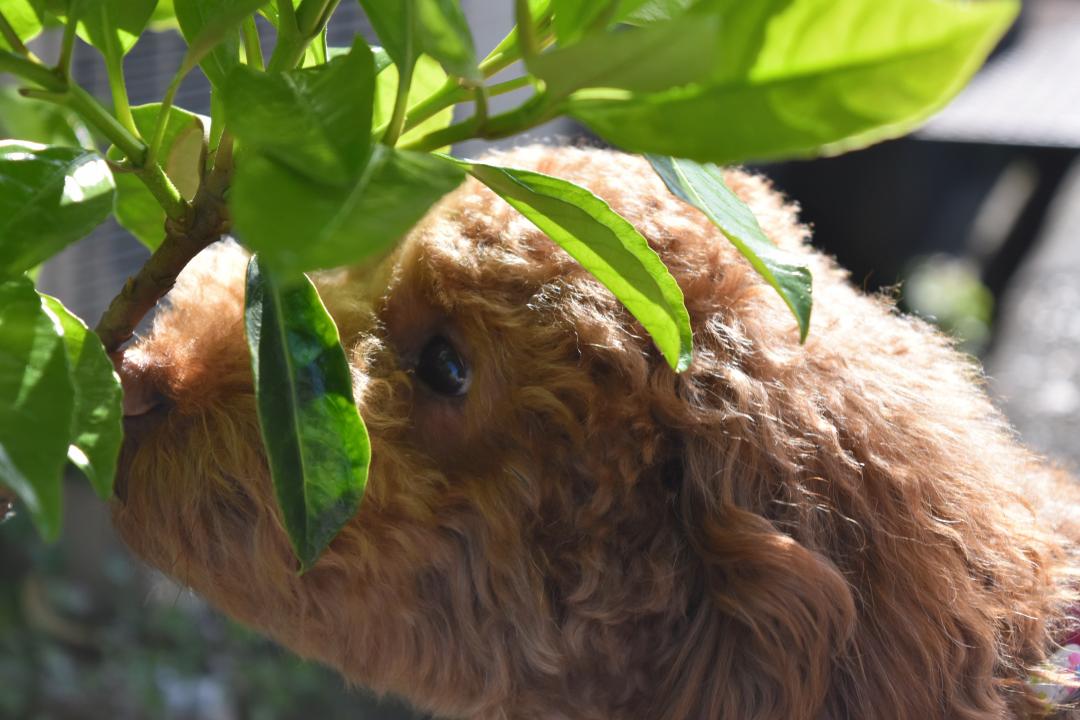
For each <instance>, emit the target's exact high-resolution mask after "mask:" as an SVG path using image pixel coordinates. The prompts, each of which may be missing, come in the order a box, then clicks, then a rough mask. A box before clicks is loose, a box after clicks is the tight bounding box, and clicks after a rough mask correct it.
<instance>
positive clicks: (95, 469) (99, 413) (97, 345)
mask: <svg viewBox="0 0 1080 720" xmlns="http://www.w3.org/2000/svg"><path fill="white" fill-rule="evenodd" d="M41 299H42V302H44V303H45V307H46V308H48V310H49V312H51V313H52V314H53V315H54V316H55V317H56V318H57V319H58V320H59V321H60V326H61V328H62V329H63V339H64V350H65V351H66V353H67V361H68V376H69V379H70V380H71V385H72V390H73V396H72V399H73V401H74V407H73V408H72V413H71V433H70V436H71V438H70V439H71V444H70V445H69V446H68V459H69V460H71V462H72V464H73V465H75V467H77V468H79V470H81V471H82V473H83V474H84V475H86V479H87V480H89V481H90V485H91V486H93V488H94V491H95V492H97V494H98V496H99V497H100V498H101V499H102V500H108V499H109V498H110V497H111V496H112V489H113V476H114V475H115V474H116V459H117V456H118V455H119V454H120V443H121V441H122V440H123V439H124V427H123V424H122V422H121V399H122V395H121V390H120V378H119V377H117V375H116V373H115V372H113V364H112V360H110V359H109V356H108V355H106V354H105V348H103V347H102V346H101V341H100V340H98V338H97V336H96V335H94V334H93V333H92V332H90V329H89V328H87V327H86V323H84V322H83V321H82V320H80V319H79V318H78V317H76V316H75V315H73V314H72V313H71V311H70V310H68V309H67V308H66V307H64V305H63V304H62V303H61V302H60V301H59V300H57V299H56V298H54V297H50V296H48V295H42V296H41Z"/></svg>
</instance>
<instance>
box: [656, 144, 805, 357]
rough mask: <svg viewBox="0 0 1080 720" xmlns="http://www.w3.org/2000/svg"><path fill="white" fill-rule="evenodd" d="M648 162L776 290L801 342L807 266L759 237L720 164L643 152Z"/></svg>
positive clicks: (802, 337)
mask: <svg viewBox="0 0 1080 720" xmlns="http://www.w3.org/2000/svg"><path fill="white" fill-rule="evenodd" d="M649 162H650V163H652V166H653V169H654V170H656V174H657V175H659V176H660V178H661V179H662V180H663V181H664V184H666V185H667V186H668V190H670V191H671V192H672V193H674V194H675V195H676V196H677V197H678V198H680V199H681V200H683V201H684V202H688V203H690V204H691V205H693V206H694V207H696V208H697V209H699V210H701V211H702V212H703V213H705V215H706V217H708V218H709V219H710V220H712V222H713V224H714V225H716V226H717V227H718V228H720V230H721V232H723V233H724V236H725V237H727V239H728V240H730V241H731V244H732V245H734V246H735V248H736V249H737V250H738V251H739V252H740V253H742V255H743V257H745V258H746V259H747V261H748V262H749V263H750V264H751V265H752V266H753V267H754V269H755V270H757V271H758V273H759V274H760V275H761V277H763V278H765V281H766V282H768V283H769V284H770V285H772V286H773V288H775V289H776V292H778V293H779V294H780V297H781V298H783V299H784V302H785V303H787V306H788V307H789V308H791V312H792V313H794V315H795V320H796V321H797V322H798V323H799V339H800V340H806V334H807V333H808V332H810V309H811V307H812V304H813V303H812V298H811V296H810V291H811V277H810V268H808V267H806V264H805V263H804V262H802V260H801V259H800V258H798V257H795V256H792V255H790V254H788V253H786V252H784V251H783V250H781V249H780V248H778V247H776V245H774V244H773V242H772V241H771V240H769V238H767V237H766V236H765V233H764V232H762V230H761V226H760V225H758V221H757V218H755V217H754V214H753V213H752V212H750V208H748V207H747V206H746V205H745V204H744V203H743V202H742V201H741V200H739V198H738V197H736V196H735V193H733V192H731V190H729V189H728V187H727V185H725V184H724V176H723V173H721V171H720V168H718V167H716V166H715V165H700V164H698V163H696V162H694V161H692V160H681V159H678V158H670V157H659V156H655V155H651V156H649Z"/></svg>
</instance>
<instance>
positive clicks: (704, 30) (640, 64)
mask: <svg viewBox="0 0 1080 720" xmlns="http://www.w3.org/2000/svg"><path fill="white" fill-rule="evenodd" d="M718 33H719V22H718V20H717V18H716V17H715V16H713V15H704V16H700V17H699V16H688V17H683V18H679V19H676V20H672V21H671V22H666V23H661V24H658V25H655V26H650V27H643V28H637V29H633V30H627V31H625V32H617V33H606V34H600V35H591V36H589V37H586V38H584V39H583V40H581V42H578V43H576V44H574V45H571V46H569V47H565V48H559V49H557V50H554V51H551V52H547V53H542V54H540V55H537V56H536V57H535V58H533V59H532V60H531V61H530V62H529V69H530V70H531V71H532V72H533V74H535V75H536V76H537V77H539V78H540V79H541V80H543V81H544V84H545V86H546V88H547V92H548V94H549V96H551V97H553V98H561V97H565V96H566V95H569V94H570V93H571V92H573V91H574V90H579V89H581V88H619V89H622V90H631V91H634V92H645V93H648V92H656V91H660V90H666V89H668V88H671V87H677V86H679V85H685V84H687V83H690V82H694V81H696V80H701V79H703V78H704V77H706V76H707V75H708V74H709V73H710V72H711V70H712V67H713V55H714V52H713V48H714V46H715V43H716V37H717V34H718Z"/></svg>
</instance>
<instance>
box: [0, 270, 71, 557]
mask: <svg viewBox="0 0 1080 720" xmlns="http://www.w3.org/2000/svg"><path fill="white" fill-rule="evenodd" d="M62 335H63V329H62V328H61V326H60V323H59V321H58V320H57V318H56V317H55V316H53V315H52V314H51V313H49V312H47V311H46V310H45V308H44V307H43V305H42V299H41V298H40V297H39V296H38V294H37V293H36V292H34V286H33V284H32V283H31V282H30V281H29V280H28V279H26V278H12V279H8V280H4V281H0V484H2V485H6V486H7V487H9V488H11V489H12V490H14V491H15V494H16V495H17V496H18V497H19V499H20V500H22V502H23V504H24V505H25V507H26V509H27V511H28V512H29V514H30V517H31V518H33V520H34V524H35V525H36V526H37V528H38V530H39V531H40V532H41V535H42V536H43V537H44V538H46V539H48V540H54V539H56V537H57V536H58V535H59V534H60V517H61V509H60V502H61V479H62V473H63V469H64V464H65V463H66V462H67V451H68V437H69V429H70V425H71V416H72V411H73V409H74V390H73V389H72V386H71V380H70V379H69V377H68V366H67V358H66V356H65V350H64V341H63V337H62Z"/></svg>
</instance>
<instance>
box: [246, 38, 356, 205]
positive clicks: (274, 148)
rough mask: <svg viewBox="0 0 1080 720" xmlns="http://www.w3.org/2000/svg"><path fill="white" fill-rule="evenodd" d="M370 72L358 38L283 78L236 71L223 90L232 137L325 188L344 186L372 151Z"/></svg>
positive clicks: (288, 73)
mask: <svg viewBox="0 0 1080 720" xmlns="http://www.w3.org/2000/svg"><path fill="white" fill-rule="evenodd" d="M374 87H375V66H374V59H373V57H372V54H371V50H370V49H368V47H367V45H366V44H365V43H364V41H363V40H362V39H357V41H356V43H355V44H354V45H353V48H352V50H351V51H350V52H349V53H348V54H347V55H345V56H342V57H337V58H334V59H333V60H332V61H330V62H329V63H326V64H325V65H319V66H317V67H313V68H307V69H302V70H291V71H288V72H284V73H263V72H258V71H256V70H253V69H251V68H249V67H246V66H244V67H239V68H237V69H236V70H235V71H234V72H233V74H232V75H230V76H229V81H228V84H227V86H226V90H225V116H226V122H227V123H228V126H229V127H230V128H231V130H232V132H233V134H234V135H236V137H237V138H239V139H240V140H241V141H242V142H243V143H245V145H246V147H247V148H248V149H253V150H255V151H257V152H258V153H259V154H261V155H265V156H266V157H268V158H272V159H273V160H275V161H276V162H278V163H280V164H282V165H285V166H287V167H289V168H291V169H292V170H293V171H295V172H297V173H301V174H304V175H307V176H309V177H311V178H312V179H314V180H317V181H320V182H326V183H334V184H339V183H345V182H348V181H349V179H350V178H351V177H352V176H353V175H354V173H355V170H356V169H357V168H359V167H361V166H362V165H363V162H364V160H365V158H366V157H367V155H368V153H369V152H370V151H371V109H372V102H373V100H372V98H373V93H374Z"/></svg>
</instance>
